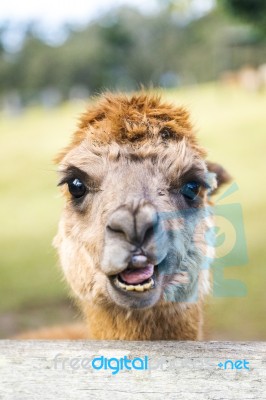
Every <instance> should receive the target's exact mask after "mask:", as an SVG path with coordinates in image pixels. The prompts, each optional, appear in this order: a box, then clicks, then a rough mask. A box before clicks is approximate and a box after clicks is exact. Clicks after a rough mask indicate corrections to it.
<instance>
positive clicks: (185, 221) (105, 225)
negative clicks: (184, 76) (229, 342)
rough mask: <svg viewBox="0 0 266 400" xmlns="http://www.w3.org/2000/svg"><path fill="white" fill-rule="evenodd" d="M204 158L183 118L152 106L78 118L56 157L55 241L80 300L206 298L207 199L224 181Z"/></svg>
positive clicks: (147, 100)
mask: <svg viewBox="0 0 266 400" xmlns="http://www.w3.org/2000/svg"><path fill="white" fill-rule="evenodd" d="M205 156H206V154H205V152H204V150H203V149H202V148H200V146H199V145H198V143H197V140H196V137H195V134H194V133H193V130H192V126H191V124H190V122H189V116H188V113H187V112H186V110H185V109H183V108H179V107H175V106H173V105H171V104H165V103H163V102H162V101H161V100H160V98H159V97H156V96H150V95H145V94H140V95H135V96H132V97H130V98H127V97H126V96H123V95H106V96H104V97H102V98H101V99H99V100H98V102H97V103H96V104H95V105H93V106H92V107H91V108H90V109H89V110H88V111H87V112H86V113H85V114H84V115H83V116H82V118H81V122H80V125H79V129H78V131H77V132H75V134H74V136H73V139H72V142H71V143H70V145H69V146H68V147H66V148H65V149H64V150H63V151H62V152H61V153H60V154H59V155H58V157H57V162H58V164H59V173H60V183H59V185H60V186H61V188H62V192H63V194H64V197H65V206H64V210H63V213H62V217H61V220H60V224H59V230H58V234H57V236H56V238H55V240H54V243H55V246H56V247H57V249H58V252H59V255H60V260H61V265H62V268H63V271H64V274H65V276H66V279H67V281H68V282H69V284H70V285H71V287H72V289H73V291H74V293H75V294H76V296H77V297H78V298H79V299H81V300H82V301H85V302H88V301H94V302H96V303H98V304H102V303H105V304H106V303H108V304H116V305H119V306H121V307H124V308H147V307H151V306H154V305H155V304H157V303H163V302H166V301H180V302H184V301H188V300H189V299H190V298H191V296H194V295H195V294H200V295H202V294H203V292H204V291H205V290H206V272H208V271H207V270H206V269H207V268H208V264H209V260H210V257H211V255H210V254H208V250H207V249H208V248H209V247H210V246H209V245H210V244H211V243H210V241H211V240H212V239H211V235H207V232H208V231H210V227H211V223H212V214H211V209H210V205H209V204H210V202H209V195H210V194H211V193H212V192H213V191H214V190H216V188H217V182H218V183H219V184H221V183H223V182H225V181H226V180H227V179H228V176H227V174H226V172H225V171H224V170H223V169H222V168H221V167H219V168H217V165H216V164H213V163H212V164H209V165H208V163H207V162H206V161H205ZM217 173H218V176H216V175H217ZM204 270H205V271H204ZM204 272H205V274H203V273H204ZM201 274H203V275H205V277H204V279H200V275H201ZM204 282H205V283H204ZM196 292H197V293H196Z"/></svg>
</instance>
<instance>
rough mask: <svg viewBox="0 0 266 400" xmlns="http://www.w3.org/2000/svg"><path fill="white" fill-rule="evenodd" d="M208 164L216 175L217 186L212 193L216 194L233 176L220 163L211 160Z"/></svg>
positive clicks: (209, 168)
mask: <svg viewBox="0 0 266 400" xmlns="http://www.w3.org/2000/svg"><path fill="white" fill-rule="evenodd" d="M206 164H207V168H208V171H209V172H211V173H213V174H215V175H216V181H217V187H216V188H215V189H214V190H213V191H212V193H211V194H215V193H217V191H218V190H219V189H220V187H221V186H222V185H224V184H226V183H229V182H231V180H232V177H231V175H230V174H229V173H228V172H227V171H226V170H225V169H224V167H222V166H221V165H220V164H217V163H214V162H211V161H207V162H206Z"/></svg>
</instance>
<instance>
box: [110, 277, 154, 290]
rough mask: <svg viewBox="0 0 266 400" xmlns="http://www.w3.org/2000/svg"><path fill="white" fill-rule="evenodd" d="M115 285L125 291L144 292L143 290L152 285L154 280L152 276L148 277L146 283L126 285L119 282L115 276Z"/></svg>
mask: <svg viewBox="0 0 266 400" xmlns="http://www.w3.org/2000/svg"><path fill="white" fill-rule="evenodd" d="M114 282H115V284H116V286H118V287H120V288H121V289H124V290H126V291H127V292H130V291H135V292H144V291H145V290H149V289H151V288H153V287H154V280H153V279H152V278H150V279H149V281H148V282H147V283H144V284H140V283H139V284H138V285H128V284H126V283H123V282H121V281H120V280H119V279H118V278H117V277H116V278H115V281H114Z"/></svg>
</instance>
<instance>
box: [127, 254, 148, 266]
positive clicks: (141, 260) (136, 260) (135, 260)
mask: <svg viewBox="0 0 266 400" xmlns="http://www.w3.org/2000/svg"><path fill="white" fill-rule="evenodd" d="M147 261H148V258H147V257H146V256H144V255H143V254H138V255H133V256H132V258H131V264H132V266H133V267H136V268H138V267H140V268H141V267H145V265H146V264H147Z"/></svg>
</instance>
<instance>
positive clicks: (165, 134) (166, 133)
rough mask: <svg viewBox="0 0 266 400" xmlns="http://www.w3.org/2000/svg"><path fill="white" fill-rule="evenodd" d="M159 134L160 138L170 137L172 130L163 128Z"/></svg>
mask: <svg viewBox="0 0 266 400" xmlns="http://www.w3.org/2000/svg"><path fill="white" fill-rule="evenodd" d="M160 135H161V138H162V139H170V137H171V136H172V132H171V131H170V129H167V128H163V129H162V130H161V131H160Z"/></svg>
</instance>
